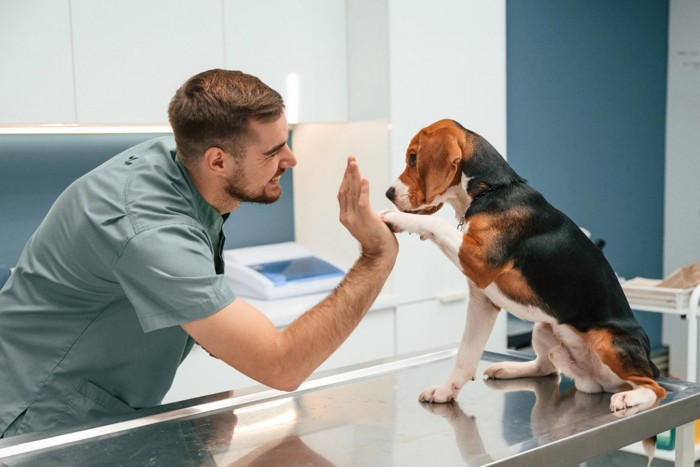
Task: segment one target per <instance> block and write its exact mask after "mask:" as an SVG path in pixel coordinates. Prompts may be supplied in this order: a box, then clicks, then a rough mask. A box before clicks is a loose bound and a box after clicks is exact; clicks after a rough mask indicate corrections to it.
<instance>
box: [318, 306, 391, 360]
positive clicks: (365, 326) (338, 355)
mask: <svg viewBox="0 0 700 467" xmlns="http://www.w3.org/2000/svg"><path fill="white" fill-rule="evenodd" d="M393 355H394V309H393V308H389V309H384V310H373V311H370V312H369V313H367V316H365V317H364V318H363V320H362V321H361V322H360V324H359V325H358V326H357V328H356V329H355V330H354V331H353V332H352V334H350V337H348V339H347V340H346V341H345V342H344V343H343V344H342V345H341V346H340V348H339V349H338V350H336V351H335V353H334V354H333V355H331V356H330V357H329V358H328V360H326V361H325V362H323V364H322V365H321V366H320V367H319V370H328V369H331V368H338V367H342V366H346V365H354V364H356V363H365V362H368V361H371V360H377V359H380V358H386V357H392V356H393Z"/></svg>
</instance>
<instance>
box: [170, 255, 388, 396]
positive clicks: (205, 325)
mask: <svg viewBox="0 0 700 467" xmlns="http://www.w3.org/2000/svg"><path fill="white" fill-rule="evenodd" d="M392 266H393V259H391V258H373V257H365V256H361V257H360V258H359V259H358V260H357V262H356V263H355V265H354V266H353V267H352V269H350V271H349V272H348V274H347V275H346V277H345V278H344V279H343V281H342V282H341V284H340V285H339V286H338V287H337V288H336V289H335V290H334V291H333V292H332V293H331V294H330V295H329V296H328V297H326V298H325V299H324V300H323V301H321V302H320V303H319V304H318V305H316V306H314V307H313V308H311V309H310V310H309V311H307V312H306V313H304V314H303V315H302V316H300V317H299V318H298V319H297V320H295V321H294V322H293V323H292V324H290V325H289V326H288V327H287V328H285V329H284V330H279V329H277V328H276V327H275V326H274V324H273V323H272V322H271V321H270V320H269V319H268V318H267V317H266V316H265V315H264V314H263V313H262V312H260V311H258V310H257V309H255V308H254V307H252V306H251V305H249V304H248V303H246V302H244V301H243V300H241V299H238V300H235V301H234V302H232V303H231V304H230V305H228V306H227V307H225V308H224V309H222V310H221V311H219V312H217V313H214V314H213V315H211V316H209V317H207V318H203V319H201V320H198V321H193V322H191V323H186V324H183V325H182V327H183V328H184V329H185V331H186V332H187V333H188V334H190V335H191V336H192V337H193V338H194V339H195V340H196V341H197V342H198V343H199V344H200V345H202V346H203V347H204V348H205V349H206V350H207V351H208V352H209V353H211V354H212V355H214V356H215V357H217V358H219V359H221V360H223V361H224V362H226V363H227V364H229V365H230V366H232V367H234V368H236V369H237V370H238V371H240V372H242V373H244V374H246V375H247V376H249V377H251V378H253V379H255V380H257V381H259V382H261V383H263V384H265V385H267V386H270V387H272V388H275V389H281V390H285V391H291V390H294V389H296V388H297V387H298V386H299V385H300V384H301V383H302V382H303V381H304V380H305V379H306V378H308V376H309V375H310V374H311V373H312V372H313V371H314V370H315V369H316V368H317V367H318V366H319V365H320V364H321V363H323V362H324V361H325V360H326V359H327V358H328V357H329V356H330V355H331V354H332V353H333V352H334V351H335V350H336V349H337V348H338V347H340V345H341V344H342V343H343V342H344V341H345V339H347V338H348V336H349V335H350V333H351V332H352V331H353V330H354V329H355V327H357V325H358V323H359V322H360V320H361V319H362V318H363V317H364V316H365V314H366V313H367V310H369V308H370V306H371V305H372V303H373V302H374V300H375V299H376V297H377V295H379V292H380V291H381V288H382V285H383V284H384V282H385V281H386V278H387V277H388V275H389V273H390V272H391V268H392Z"/></svg>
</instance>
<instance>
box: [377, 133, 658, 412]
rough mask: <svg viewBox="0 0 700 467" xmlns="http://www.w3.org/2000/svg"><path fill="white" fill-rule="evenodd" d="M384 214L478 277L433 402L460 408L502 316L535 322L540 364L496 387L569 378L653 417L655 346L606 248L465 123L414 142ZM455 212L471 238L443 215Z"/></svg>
mask: <svg viewBox="0 0 700 467" xmlns="http://www.w3.org/2000/svg"><path fill="white" fill-rule="evenodd" d="M386 195H387V197H388V198H389V199H390V200H391V201H392V202H393V203H394V204H395V205H396V207H397V208H398V209H399V210H387V211H383V212H381V213H380V216H381V218H382V219H383V220H384V222H386V223H387V224H388V225H389V226H390V227H391V228H392V230H394V231H395V232H409V233H416V234H419V235H420V238H421V239H423V240H426V239H429V240H432V241H433V242H434V243H435V244H436V245H437V246H438V247H439V248H440V250H442V252H443V253H444V254H445V255H447V257H448V258H449V259H450V260H451V261H452V262H453V263H454V264H455V265H456V266H457V267H458V268H459V270H460V271H462V272H463V273H464V274H465V275H466V276H467V278H468V279H469V305H468V309H467V320H466V326H465V330H464V334H463V337H462V341H461V343H460V345H459V350H458V352H457V357H456V364H455V367H454V369H453V370H452V373H451V374H450V375H449V377H448V378H447V380H446V381H445V382H444V383H442V384H440V385H437V386H433V387H430V388H428V389H427V390H425V391H424V392H423V393H422V394H421V395H420V400H421V401H426V402H437V403H443V402H448V401H452V400H454V399H455V398H456V397H457V394H458V393H459V391H460V390H461V389H462V387H463V386H464V384H465V383H466V382H468V381H470V380H474V378H475V376H476V374H475V373H476V368H477V364H478V362H479V359H480V357H481V354H482V352H483V350H484V346H485V345H486V341H487V339H488V337H489V335H490V333H491V330H492V329H493V325H494V322H495V320H496V316H497V314H498V312H499V310H500V309H501V308H502V309H505V310H508V311H509V312H510V313H513V314H514V315H516V316H518V317H520V318H522V319H525V320H529V321H533V322H534V323H535V324H534V328H533V334H532V344H533V348H534V350H535V352H536V357H535V359H534V360H532V361H529V362H501V363H496V364H494V365H492V366H490V367H488V368H487V369H486V370H485V372H484V373H485V377H486V378H487V379H488V378H494V379H512V378H522V377H532V376H545V375H550V374H558V373H559V372H563V373H565V374H567V375H568V376H570V377H571V378H573V379H574V381H575V385H576V388H577V389H579V390H580V391H583V392H586V393H598V392H603V391H605V392H610V393H613V395H612V397H611V400H610V409H611V411H613V412H615V411H618V410H625V409H626V408H628V407H633V406H639V407H637V408H638V409H639V408H646V407H650V406H652V405H653V404H655V403H656V401H657V400H660V399H661V398H663V397H664V396H665V395H666V391H665V390H664V389H663V388H662V387H661V386H659V384H658V383H657V382H656V381H655V379H654V378H656V377H658V376H659V370H658V368H656V365H654V363H653V362H652V361H651V359H650V357H649V338H648V337H647V335H646V333H645V332H644V329H643V328H642V327H641V325H640V324H639V322H638V321H637V320H636V319H635V317H634V315H633V314H632V311H631V309H630V306H629V304H628V302H627V299H626V298H625V295H624V293H623V291H622V288H621V286H620V283H619V281H618V279H617V277H616V275H615V273H614V271H613V269H612V267H611V266H610V265H609V264H608V262H607V260H606V259H605V257H604V256H603V254H602V252H601V251H600V248H598V247H597V246H595V245H594V244H593V243H592V242H591V241H590V240H589V239H588V237H587V236H586V235H585V234H584V233H583V232H582V231H581V229H580V228H579V227H578V226H577V225H576V224H575V223H574V222H573V221H571V220H570V219H569V218H568V217H567V216H566V215H564V214H563V213H562V212H560V211H558V210H557V209H555V208H554V207H552V206H551V205H550V204H549V203H548V202H547V201H546V200H545V199H544V197H542V195H541V194H540V193H538V192H537V191H535V190H534V189H533V188H531V187H530V186H529V185H528V184H527V183H526V181H525V180H524V179H523V178H521V177H520V176H518V174H517V173H515V171H514V170H513V169H512V168H511V167H510V166H509V165H508V164H507V163H506V161H505V160H504V159H503V157H502V156H501V155H500V154H499V153H498V151H496V149H494V148H493V146H491V144H489V142H488V141H486V139H484V138H482V137H481V136H479V135H478V134H476V133H474V132H472V131H470V130H467V129H465V128H464V127H462V126H461V125H460V124H459V123H457V122H455V121H453V120H440V121H438V122H436V123H433V124H432V125H430V126H428V127H426V128H423V129H422V130H421V131H420V132H418V134H417V135H416V136H414V137H413V139H412V140H411V143H410V144H409V146H408V149H407V151H406V168H405V170H404V171H403V173H402V174H401V175H400V176H399V178H398V179H397V180H396V181H395V182H394V183H393V185H392V186H391V187H390V188H389V189H388V190H387V192H386ZM444 203H448V204H450V205H451V206H452V207H453V208H454V210H455V213H456V215H457V219H458V220H459V229H460V230H461V231H459V230H458V229H455V228H454V227H453V226H452V225H451V224H450V223H449V222H448V221H446V220H444V219H442V218H440V217H438V216H426V215H425V214H433V213H434V212H436V211H437V210H439V209H440V208H441V207H442V205H443V204H444Z"/></svg>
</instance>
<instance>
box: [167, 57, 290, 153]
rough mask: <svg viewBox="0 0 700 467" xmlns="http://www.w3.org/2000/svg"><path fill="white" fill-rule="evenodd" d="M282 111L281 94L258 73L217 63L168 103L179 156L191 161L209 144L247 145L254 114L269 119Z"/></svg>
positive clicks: (234, 149)
mask: <svg viewBox="0 0 700 467" xmlns="http://www.w3.org/2000/svg"><path fill="white" fill-rule="evenodd" d="M283 111H284V100H283V99H282V96H280V94H279V93H278V92H277V91H275V90H274V89H272V88H270V87H269V86H268V85H266V84H265V83H263V82H262V81H260V79H258V78H256V77H255V76H251V75H248V74H245V73H243V72H241V71H233V70H221V69H214V70H209V71H204V72H202V73H199V74H197V75H195V76H193V77H191V78H190V79H188V80H187V81H186V82H185V84H183V85H182V86H181V87H180V89H178V90H177V92H176V93H175V96H173V98H172V100H171V101H170V105H169V107H168V120H170V126H171V127H172V128H173V133H174V134H175V143H176V145H177V152H178V156H179V157H180V160H181V161H182V162H183V164H185V166H191V164H192V163H193V162H194V161H196V160H197V159H198V158H199V157H200V156H201V155H202V154H204V152H206V150H207V149H209V148H211V147H219V148H221V149H223V150H224V151H226V152H228V153H230V154H233V155H235V156H238V155H241V154H242V153H243V152H244V151H245V147H246V143H247V138H248V137H249V135H248V134H247V133H248V127H249V122H250V121H251V120H260V121H271V120H275V119H277V118H279V116H280V115H281V114H282V112H283Z"/></svg>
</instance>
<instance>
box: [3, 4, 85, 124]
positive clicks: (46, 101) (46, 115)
mask: <svg viewBox="0 0 700 467" xmlns="http://www.w3.org/2000/svg"><path fill="white" fill-rule="evenodd" d="M70 34H71V33H70V6H69V2H68V0H0V103H2V104H1V105H0V124H24V123H56V122H73V121H75V110H74V100H75V95H74V93H73V60H72V56H71V36H70Z"/></svg>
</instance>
